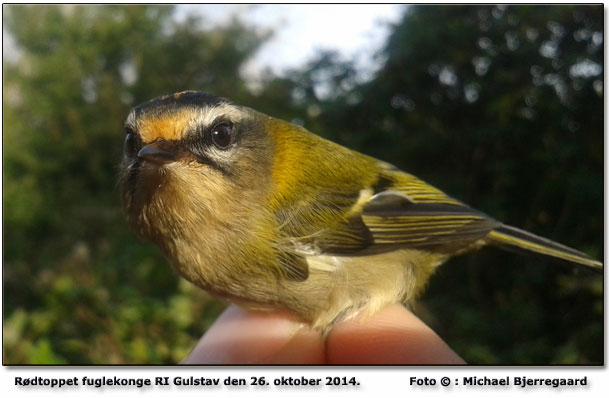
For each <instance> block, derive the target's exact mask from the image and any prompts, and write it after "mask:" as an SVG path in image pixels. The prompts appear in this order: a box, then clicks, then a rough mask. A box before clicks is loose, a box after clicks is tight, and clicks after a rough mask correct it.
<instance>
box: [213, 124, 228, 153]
mask: <svg viewBox="0 0 609 398" xmlns="http://www.w3.org/2000/svg"><path fill="white" fill-rule="evenodd" d="M211 142H213V143H214V145H215V146H216V147H218V148H220V149H226V148H228V147H229V146H230V144H232V142H233V132H232V128H231V126H230V125H229V124H227V123H220V124H218V125H216V126H215V127H214V128H213V129H211Z"/></svg>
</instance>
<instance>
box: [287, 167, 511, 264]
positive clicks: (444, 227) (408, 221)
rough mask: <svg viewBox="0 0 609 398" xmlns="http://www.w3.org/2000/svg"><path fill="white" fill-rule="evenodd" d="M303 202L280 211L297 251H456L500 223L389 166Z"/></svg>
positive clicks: (357, 253)
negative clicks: (355, 185) (353, 186)
mask: <svg viewBox="0 0 609 398" xmlns="http://www.w3.org/2000/svg"><path fill="white" fill-rule="evenodd" d="M305 204H306V201H305V202H303V206H302V207H301V208H300V209H296V208H293V209H291V210H290V214H289V217H287V216H286V217H284V218H290V224H291V225H292V227H294V226H297V227H298V228H295V229H294V228H291V229H292V233H290V234H288V239H287V240H288V241H290V242H291V244H292V246H293V247H294V249H295V250H294V252H295V253H297V254H300V255H316V254H329V255H338V256H361V255H370V254H376V253H382V252H388V251H392V250H397V249H402V248H412V249H418V250H424V251H429V252H434V253H446V254H456V253H458V252H460V251H462V250H465V249H467V248H468V247H470V246H471V245H472V244H474V243H476V242H477V241H479V240H480V239H482V238H484V237H486V236H487V235H488V234H489V232H490V231H491V230H493V228H495V227H497V226H498V225H500V224H499V223H498V222H497V221H495V220H493V219H491V218H489V217H487V216H486V215H484V214H483V213H481V212H478V211H476V210H474V209H471V208H470V207H467V206H465V205H463V204H462V203H460V202H458V201H456V200H454V199H452V198H450V197H449V196H447V195H445V194H444V193H442V192H441V191H439V190H437V189H435V188H433V187H432V186H430V185H428V184H426V183H424V182H423V181H421V180H419V179H417V178H416V177H414V176H411V175H409V174H406V173H403V172H401V171H399V170H396V169H393V168H389V167H388V166H386V168H385V170H383V172H382V174H381V175H380V177H379V178H378V179H377V181H376V182H375V183H374V184H373V185H372V186H370V187H364V188H362V189H360V190H359V191H357V192H353V193H352V194H345V193H344V192H343V193H341V194H340V195H338V194H336V193H331V192H323V193H320V194H319V195H318V196H317V197H316V200H315V202H314V203H309V204H306V205H305ZM296 231H299V232H296ZM303 231H307V232H306V233H303ZM301 273H302V272H301Z"/></svg>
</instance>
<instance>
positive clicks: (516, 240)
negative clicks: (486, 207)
mask: <svg viewBox="0 0 609 398" xmlns="http://www.w3.org/2000/svg"><path fill="white" fill-rule="evenodd" d="M488 238H490V240H491V242H492V243H494V244H497V245H499V246H504V247H505V248H506V249H522V250H525V251H532V252H535V253H540V254H544V255H547V256H552V257H555V258H558V259H561V260H565V261H570V262H574V263H578V264H583V265H586V266H588V267H592V268H596V269H601V268H602V267H603V263H601V262H600V261H596V260H594V259H592V258H590V257H589V256H587V255H585V254H584V253H582V252H579V251H577V250H574V249H571V248H570V247H567V246H564V245H561V244H560V243H556V242H553V241H551V240H549V239H545V238H542V237H540V236H537V235H534V234H532V233H530V232H526V231H523V230H521V229H518V228H514V227H511V226H509V225H501V226H499V227H497V228H495V229H494V230H493V231H491V233H490V234H489V235H488Z"/></svg>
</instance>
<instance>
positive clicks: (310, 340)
mask: <svg viewBox="0 0 609 398" xmlns="http://www.w3.org/2000/svg"><path fill="white" fill-rule="evenodd" d="M183 363H184V364H301V365H313V364H362V365H363V364H444V365H457V364H460V365H462V364H465V362H464V361H463V360H462V359H461V358H460V357H459V356H458V355H457V354H456V353H455V352H454V351H452V350H451V349H450V348H449V347H448V346H447V345H446V343H445V342H444V341H443V340H442V339H441V338H440V337H439V336H438V335H437V334H436V333H435V332H434V331H433V330H431V329H430V328H429V327H428V326H427V325H425V324H424V323H423V322H422V321H421V320H420V319H419V318H417V317H416V316H415V315H414V314H412V313H411V312H410V311H408V310H407V309H406V308H404V306H402V305H400V304H393V305H390V306H388V307H386V308H384V309H383V310H381V311H379V312H377V313H375V314H374V315H372V316H371V317H369V318H367V319H365V321H362V320H361V319H358V317H356V318H355V319H353V320H349V321H343V322H339V323H337V324H336V325H335V326H334V328H333V329H332V330H331V331H330V332H329V333H328V335H327V336H326V338H325V340H324V337H323V336H322V335H321V333H319V332H317V331H315V330H313V329H311V328H310V327H309V326H308V325H306V324H303V323H302V322H299V321H298V320H297V319H295V318H293V317H292V316H291V315H289V314H287V313H285V312H261V311H248V310H244V309H242V308H239V307H236V306H231V307H229V308H228V309H227V310H226V311H225V312H224V313H223V314H222V315H221V316H220V317H219V318H218V320H217V321H216V322H215V323H214V325H213V326H212V327H211V328H210V329H209V330H208V331H207V333H205V335H203V337H202V338H201V339H200V340H199V342H198V343H197V345H196V346H195V348H194V349H193V350H192V352H191V353H190V355H189V356H188V358H186V359H185V360H184V362H183Z"/></svg>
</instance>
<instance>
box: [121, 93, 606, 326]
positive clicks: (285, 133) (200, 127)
mask: <svg viewBox="0 0 609 398" xmlns="http://www.w3.org/2000/svg"><path fill="white" fill-rule="evenodd" d="M125 132H126V134H125V141H124V157H123V161H122V164H121V172H120V186H121V190H122V200H123V206H124V209H125V213H126V217H127V219H128V222H129V224H130V225H131V226H132V228H133V229H134V231H135V232H136V233H137V235H139V236H140V237H141V238H143V239H144V240H148V241H150V242H153V243H154V244H156V245H157V246H158V247H159V248H160V249H161V250H162V251H163V253H164V254H165V256H166V257H167V258H168V260H169V262H170V263H171V265H172V266H173V268H174V269H175V270H176V271H177V272H178V273H179V274H180V275H181V276H183V277H184V278H186V279H187V280H189V281H190V282H192V283H194V284H195V285H197V286H199V287H201V288H203V289H205V290H206V291H209V292H210V293H212V294H214V295H216V296H219V297H221V298H224V299H227V300H229V301H231V302H233V303H236V304H238V305H241V306H244V307H246V308H251V309H260V310H265V309H277V308H281V309H287V310H289V311H291V312H292V313H294V314H296V315H297V316H298V317H300V318H301V319H302V320H304V321H306V322H308V323H310V324H311V325H312V327H314V328H316V329H318V330H321V331H323V332H327V331H328V330H329V329H330V328H331V327H332V325H334V324H335V323H336V322H337V321H339V320H342V319H348V318H351V317H353V316H354V315H356V314H358V313H363V314H372V313H374V312H375V311H377V310H379V309H380V308H382V307H383V306H385V305H387V304H389V303H395V302H402V303H405V304H406V305H409V304H412V303H413V301H414V300H415V298H416V297H417V296H418V295H420V294H421V292H422V291H423V289H424V287H425V285H426V283H427V281H428V279H429V277H430V276H431V275H432V274H433V273H434V272H435V270H436V269H437V268H438V266H439V265H441V264H442V263H444V262H445V261H446V260H448V259H449V258H450V257H452V256H455V255H458V254H462V253H465V252H468V251H470V250H474V249H477V248H480V247H482V246H485V245H497V246H504V247H506V248H510V247H511V248H516V249H521V250H525V251H531V252H536V253H540V254H543V255H548V256H552V257H555V258H558V259H562V260H566V261H570V262H574V263H578V264H583V265H585V266H588V267H592V268H597V269H601V268H602V266H603V265H602V263H601V262H599V261H596V260H594V259H591V258H590V257H588V256H587V255H585V254H583V253H581V252H579V251H576V250H574V249H571V248H568V247H566V246H563V245H561V244H558V243H555V242H552V241H550V240H548V239H544V238H541V237H539V236H536V235H533V234H532V233H529V232H525V231H523V230H520V229H517V228H514V227H511V226H508V225H505V224H502V223H501V222H499V221H496V220H494V219H493V218H491V217H489V216H487V215H486V214H484V213H482V212H480V211H478V210H475V209H472V208H471V207H468V206H467V205H465V204H463V203H461V202H459V201H458V200H456V199H453V198H451V197H450V196H447V195H446V194H444V193H443V192H441V191H440V190H438V189H436V188H434V187H432V186H430V185H429V184H427V183H425V182H424V181H422V180H420V179H418V178H417V177H415V176H413V175H411V174H408V173H405V172H403V171H401V170H399V169H397V168H396V167H394V166H392V165H391V164H388V163H385V162H383V161H380V160H377V159H374V158H372V157H369V156H366V155H363V154H361V153H358V152H355V151H352V150H349V149H347V148H344V147H342V146H340V145H338V144H335V143H333V142H330V141H328V140H325V139H323V138H321V137H319V136H317V135H315V134H312V133H310V132H309V131H307V130H305V129H304V128H302V127H299V126H296V125H294V124H291V123H288V122H285V121H283V120H279V119H276V118H273V117H270V116H267V115H265V114H263V113H260V112H257V111H255V110H253V109H251V108H248V107H244V106H239V105H236V104H233V103H231V102H230V101H228V100H226V99H223V98H219V97H216V96H213V95H210V94H207V93H203V92H196V91H184V92H179V93H175V94H171V95H166V96H162V97H158V98H155V99H153V100H151V101H149V102H147V103H145V104H142V105H140V106H137V107H136V108H134V109H133V110H132V111H131V113H130V114H129V116H128V117H127V120H126V122H125Z"/></svg>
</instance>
